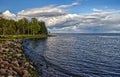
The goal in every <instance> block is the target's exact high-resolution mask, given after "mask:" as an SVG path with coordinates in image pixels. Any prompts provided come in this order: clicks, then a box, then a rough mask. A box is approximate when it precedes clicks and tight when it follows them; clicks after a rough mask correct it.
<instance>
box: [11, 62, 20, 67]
mask: <svg viewBox="0 0 120 77" xmlns="http://www.w3.org/2000/svg"><path fill="white" fill-rule="evenodd" d="M11 63H12V64H13V65H15V66H17V67H19V64H18V61H12V62H11Z"/></svg>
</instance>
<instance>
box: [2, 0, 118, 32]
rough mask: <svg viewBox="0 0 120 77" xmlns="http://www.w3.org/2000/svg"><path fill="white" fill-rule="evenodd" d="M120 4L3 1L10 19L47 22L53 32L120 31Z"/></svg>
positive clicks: (63, 0) (103, 1)
mask: <svg viewBox="0 0 120 77" xmlns="http://www.w3.org/2000/svg"><path fill="white" fill-rule="evenodd" d="M119 3H120V0H34V1H33V0H0V12H3V13H5V14H6V13H7V14H8V13H9V11H10V12H11V13H12V14H11V15H8V17H10V18H12V17H13V16H14V18H16V19H21V18H23V17H26V18H28V19H30V18H33V17H35V18H37V19H38V20H39V21H41V20H42V21H45V22H46V26H47V28H48V30H49V31H50V32H52V33H120V4H119ZM6 10H7V12H5V11H6Z"/></svg>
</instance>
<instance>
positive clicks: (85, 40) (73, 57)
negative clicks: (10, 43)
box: [23, 34, 120, 77]
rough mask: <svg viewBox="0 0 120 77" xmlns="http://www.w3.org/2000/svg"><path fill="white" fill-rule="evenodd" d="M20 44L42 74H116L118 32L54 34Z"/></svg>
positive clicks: (119, 65)
mask: <svg viewBox="0 0 120 77" xmlns="http://www.w3.org/2000/svg"><path fill="white" fill-rule="evenodd" d="M23 47H24V50H25V52H26V54H27V55H28V56H29V57H30V58H31V60H32V61H33V62H34V64H35V65H36V68H37V69H38V70H39V71H40V72H42V76H43V77H120V35H114V34H108V35H106V34H103V35H102V34H101V35H97V34H95V35H92V34H91V35H89V34H86V35H84V34H58V35H57V36H56V37H49V38H48V39H46V40H26V41H25V42H24V43H23Z"/></svg>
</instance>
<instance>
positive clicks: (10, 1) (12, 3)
mask: <svg viewBox="0 0 120 77" xmlns="http://www.w3.org/2000/svg"><path fill="white" fill-rule="evenodd" d="M72 2H75V0H34V1H33V0H0V11H1V12H4V11H5V10H8V9H9V10H10V11H11V12H13V13H17V12H19V11H21V10H23V9H30V8H37V7H43V6H47V5H63V4H70V3H72ZM76 2H79V3H80V4H79V5H78V6H76V7H70V8H69V10H70V12H71V13H89V12H91V9H92V8H97V9H108V8H109V9H119V8H120V0H76Z"/></svg>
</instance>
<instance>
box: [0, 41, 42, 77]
mask: <svg viewBox="0 0 120 77" xmlns="http://www.w3.org/2000/svg"><path fill="white" fill-rule="evenodd" d="M22 42H23V40H22V39H21V40H20V39H19V40H18V39H17V40H3V41H2V40H1V41H0V77H40V75H39V73H38V72H37V70H36V69H35V67H34V66H33V63H32V62H31V61H30V59H29V58H28V57H27V56H26V55H25V53H24V51H23V49H22Z"/></svg>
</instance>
